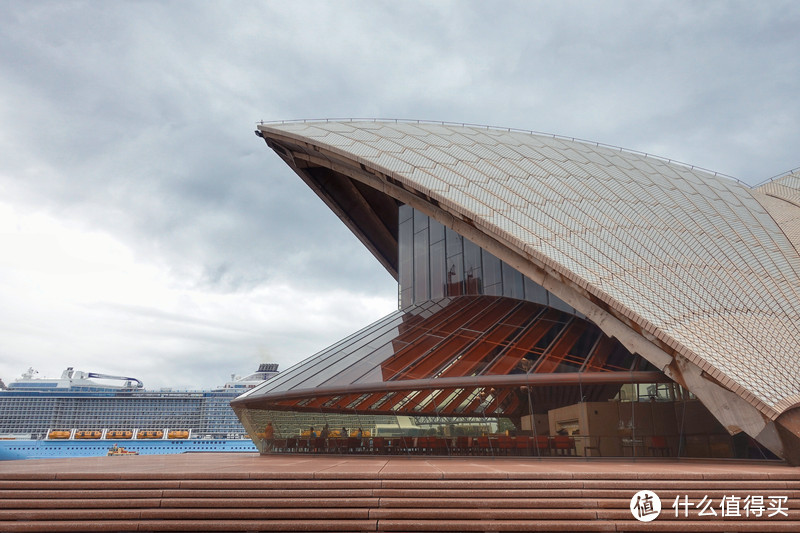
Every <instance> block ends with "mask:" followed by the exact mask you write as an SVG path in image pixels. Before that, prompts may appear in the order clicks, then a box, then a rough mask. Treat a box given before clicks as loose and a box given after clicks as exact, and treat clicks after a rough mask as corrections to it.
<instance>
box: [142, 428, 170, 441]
mask: <svg viewBox="0 0 800 533" xmlns="http://www.w3.org/2000/svg"><path fill="white" fill-rule="evenodd" d="M136 436H137V437H138V438H140V439H160V438H162V437H163V436H164V432H163V431H161V430H160V429H144V430H142V431H139V433H138V434H137V435H136Z"/></svg>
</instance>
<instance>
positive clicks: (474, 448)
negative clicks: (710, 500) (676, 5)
mask: <svg viewBox="0 0 800 533" xmlns="http://www.w3.org/2000/svg"><path fill="white" fill-rule="evenodd" d="M398 222H399V224H398V233H397V237H398V246H399V254H398V256H399V259H398V263H399V264H398V267H399V268H398V274H399V294H400V302H399V307H400V309H399V310H398V311H396V312H394V313H392V314H390V315H388V316H386V317H384V318H383V319H381V320H379V321H377V322H375V323H374V324H371V325H370V326H367V327H366V328H364V329H362V330H361V331H358V332H356V333H354V334H352V335H350V336H349V337H347V338H345V339H342V340H341V341H339V342H338V343H336V344H334V345H333V346H331V347H330V348H328V349H326V350H323V351H322V352H319V353H317V354H315V355H313V356H311V357H309V358H308V359H307V360H305V361H303V362H301V363H299V364H297V365H295V366H293V367H292V368H290V369H288V370H286V371H285V372H283V373H282V374H280V375H279V376H277V377H275V378H273V379H272V380H270V381H269V382H266V383H264V384H262V385H261V386H259V387H257V388H256V389H254V390H253V391H251V392H250V393H247V394H245V395H243V396H242V397H240V398H238V399H237V400H236V401H235V402H234V403H233V407H234V410H235V411H236V412H237V415H238V416H239V417H240V419H241V420H242V423H243V425H244V426H245V428H246V429H247V431H248V433H249V434H250V435H251V437H252V438H253V440H254V442H255V443H256V446H258V447H259V449H260V450H261V451H262V453H275V452H289V453H396V454H420V453H426V454H437V455H463V454H479V455H576V454H580V455H586V456H592V455H602V456H625V455H646V454H647V452H648V451H649V452H652V451H653V450H652V449H650V448H653V447H652V446H650V445H651V444H652V442H660V443H662V444H664V443H668V444H669V447H671V448H673V449H674V450H675V452H677V451H678V447H679V446H682V445H683V444H685V443H687V442H689V441H692V442H695V443H698V442H708V443H710V442H711V441H712V440H713V441H714V442H715V443H716V444H715V445H716V446H718V447H719V449H720V450H722V449H724V450H728V451H731V450H732V449H733V447H732V444H731V442H730V438H729V437H727V436H726V434H725V431H724V429H723V428H722V427H721V426H720V425H719V424H718V423H717V422H716V421H715V420H714V418H713V417H711V416H710V415H708V413H707V411H705V409H704V408H703V407H702V405H701V404H700V403H699V402H698V401H697V400H696V399H695V398H692V397H690V396H689V395H688V394H686V392H685V391H683V390H682V389H680V388H679V387H677V385H675V384H674V383H672V382H671V381H670V380H669V379H668V378H666V376H665V375H664V374H663V373H662V372H660V371H658V369H656V368H655V367H653V366H652V365H651V364H650V363H648V362H647V361H646V360H645V359H643V358H642V357H640V356H638V355H634V354H632V353H630V352H629V351H628V350H627V349H625V348H624V347H623V346H622V345H621V344H620V343H619V342H618V341H617V340H615V339H613V338H610V337H608V336H607V335H605V334H604V333H603V332H602V331H601V330H600V329H599V328H598V327H597V326H595V325H594V324H592V323H591V322H589V321H588V320H586V318H585V317H584V316H583V315H581V314H580V313H578V312H577V311H576V310H575V309H573V308H572V307H570V306H569V305H567V304H566V303H564V302H563V301H562V300H560V299H558V298H557V297H556V296H554V295H553V294H551V293H549V292H548V291H547V290H545V289H544V288H543V287H541V286H539V285H537V284H536V283H534V282H533V281H531V280H530V279H528V278H526V277H525V276H523V275H522V274H521V273H520V272H519V271H517V270H516V269H514V268H512V267H511V266H510V265H508V264H506V263H504V262H503V261H501V260H500V259H499V258H497V257H496V256H494V255H493V254H491V253H489V252H487V251H486V250H484V249H482V248H481V247H479V246H477V245H476V244H475V243H473V242H471V241H469V240H468V239H465V238H464V237H463V236H461V235H459V234H458V233H456V232H455V231H453V230H451V229H450V228H447V227H445V226H443V225H442V224H440V223H438V222H437V221H435V220H433V219H431V218H430V217H428V216H427V215H425V214H424V213H422V212H421V211H418V210H415V209H413V208H411V207H409V206H406V205H403V206H400V207H399V213H398ZM631 391H638V392H636V393H635V394H633V393H632V392H631ZM643 391H647V392H643ZM643 394H644V396H643ZM633 404H636V405H633ZM680 409H683V412H679V410H680ZM687 409H690V410H691V412H692V413H693V416H694V417H695V419H700V420H703V424H701V425H696V426H695V427H694V428H692V429H691V430H687V429H686V428H687V426H686V424H684V423H683V420H684V418H683V417H684V416H685V412H686V410H687ZM679 421H680V423H679ZM679 427H681V428H682V431H683V433H682V434H680V436H679V434H678V428H679ZM710 428H711V429H710ZM711 436H713V439H712V438H711ZM662 437H663V438H662ZM653 438H656V439H655V441H654V440H653ZM665 439H666V440H665ZM720 442H721V443H723V444H719V443H720ZM665 446H666V444H665ZM698 446H699V445H698ZM699 449H700V448H699V447H696V448H694V449H692V451H691V452H684V454H689V455H703V454H702V453H700V452H697V450H699ZM686 450H688V448H686ZM720 453H722V455H724V454H726V453H728V452H720ZM731 453H732V452H731Z"/></svg>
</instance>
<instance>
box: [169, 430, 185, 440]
mask: <svg viewBox="0 0 800 533" xmlns="http://www.w3.org/2000/svg"><path fill="white" fill-rule="evenodd" d="M167 438H168V439H188V438H189V432H188V431H185V430H174V431H170V432H169V433H167Z"/></svg>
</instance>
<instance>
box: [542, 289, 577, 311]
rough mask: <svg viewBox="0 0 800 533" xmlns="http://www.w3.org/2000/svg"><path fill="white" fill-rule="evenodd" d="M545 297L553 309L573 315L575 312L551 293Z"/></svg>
mask: <svg viewBox="0 0 800 533" xmlns="http://www.w3.org/2000/svg"><path fill="white" fill-rule="evenodd" d="M547 296H548V298H549V300H550V303H549V305H550V307H552V308H553V309H558V310H559V311H564V312H565V313H575V310H574V309H573V308H572V307H570V306H569V305H567V303H566V302H564V301H563V300H561V299H560V298H558V297H557V296H556V295H554V294H553V293H547Z"/></svg>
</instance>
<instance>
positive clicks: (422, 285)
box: [414, 231, 430, 303]
mask: <svg viewBox="0 0 800 533" xmlns="http://www.w3.org/2000/svg"><path fill="white" fill-rule="evenodd" d="M428 253H429V249H428V232H427V231H420V232H418V233H416V234H415V235H414V301H415V302H417V303H420V302H424V301H425V300H427V299H429V298H430V290H429V288H428V283H429V279H428V273H429V268H430V267H429V264H428Z"/></svg>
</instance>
